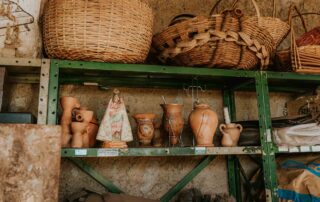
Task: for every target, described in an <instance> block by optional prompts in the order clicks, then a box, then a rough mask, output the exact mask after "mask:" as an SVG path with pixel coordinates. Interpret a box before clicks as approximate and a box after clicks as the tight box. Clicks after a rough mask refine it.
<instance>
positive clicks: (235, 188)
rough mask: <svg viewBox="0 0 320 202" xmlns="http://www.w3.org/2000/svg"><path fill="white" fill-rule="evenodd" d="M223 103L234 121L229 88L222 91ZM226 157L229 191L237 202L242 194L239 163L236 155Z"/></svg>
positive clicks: (232, 102)
mask: <svg viewBox="0 0 320 202" xmlns="http://www.w3.org/2000/svg"><path fill="white" fill-rule="evenodd" d="M223 103H224V106H226V107H228V109H229V112H230V115H231V120H232V121H234V120H235V119H236V107H235V97H234V91H231V90H224V91H223ZM226 158H227V167H228V185H229V193H230V195H231V196H233V197H234V198H235V199H236V200H237V201H238V202H241V201H242V196H241V185H240V170H239V165H238V161H237V156H235V155H228V156H227V157H226Z"/></svg>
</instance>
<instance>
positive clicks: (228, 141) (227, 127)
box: [219, 123, 243, 147]
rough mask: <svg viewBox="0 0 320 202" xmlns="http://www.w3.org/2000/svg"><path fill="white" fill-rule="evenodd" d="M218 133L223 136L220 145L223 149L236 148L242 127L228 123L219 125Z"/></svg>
mask: <svg viewBox="0 0 320 202" xmlns="http://www.w3.org/2000/svg"><path fill="white" fill-rule="evenodd" d="M219 128H220V131H221V133H222V135H223V137H222V140H221V145H222V146H224V147H236V146H237V145H238V141H239V138H240V133H241V132H242V129H243V128H242V126H241V125H240V124H235V123H229V124H221V125H220V127H219Z"/></svg>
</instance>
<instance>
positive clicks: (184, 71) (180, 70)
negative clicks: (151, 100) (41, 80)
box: [53, 60, 255, 78]
mask: <svg viewBox="0 0 320 202" xmlns="http://www.w3.org/2000/svg"><path fill="white" fill-rule="evenodd" d="M53 63H54V64H56V65H59V67H60V68H63V69H79V70H81V69H83V70H86V71H88V70H95V71H117V72H125V73H144V74H148V73H151V74H171V75H191V76H208V77H210V76H221V77H244V78H254V76H255V72H254V71H238V70H227V69H214V68H211V69H209V68H197V69H195V68H194V67H176V66H163V65H145V64H112V63H103V62H83V61H69V60H53ZM195 70H196V71H195Z"/></svg>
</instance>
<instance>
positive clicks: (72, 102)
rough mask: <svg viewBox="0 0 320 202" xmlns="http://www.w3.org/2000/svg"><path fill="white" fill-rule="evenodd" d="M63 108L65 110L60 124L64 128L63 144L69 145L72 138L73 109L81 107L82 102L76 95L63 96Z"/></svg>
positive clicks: (61, 102) (64, 145)
mask: <svg viewBox="0 0 320 202" xmlns="http://www.w3.org/2000/svg"><path fill="white" fill-rule="evenodd" d="M60 104H61V108H62V110H63V113H62V116H61V119H60V125H61V129H62V136H61V146H62V147H69V146H70V141H71V138H72V135H71V122H72V111H73V110H74V109H77V108H80V102H79V101H78V99H77V98H75V97H67V96H63V97H61V98H60Z"/></svg>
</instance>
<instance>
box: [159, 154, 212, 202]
mask: <svg viewBox="0 0 320 202" xmlns="http://www.w3.org/2000/svg"><path fill="white" fill-rule="evenodd" d="M214 159H215V156H207V157H205V158H204V159H203V160H202V161H201V162H200V163H199V164H198V165H197V166H196V167H195V168H193V169H192V170H191V171H190V172H189V173H188V174H187V175H186V176H184V177H183V178H182V179H181V180H180V181H179V182H178V183H177V184H176V185H175V186H173V187H172V188H171V189H170V190H169V191H168V192H167V193H166V194H165V195H163V196H162V197H161V199H160V201H161V202H168V201H170V200H171V199H172V198H173V197H174V196H175V195H176V194H177V193H179V192H180V191H181V190H182V189H183V188H184V187H185V186H186V185H187V184H188V183H189V182H191V180H192V179H193V178H194V177H196V176H197V175H198V174H199V173H200V172H201V171H202V170H203V169H204V168H206V167H207V166H208V165H209V164H210V163H211V161H213V160H214Z"/></svg>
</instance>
